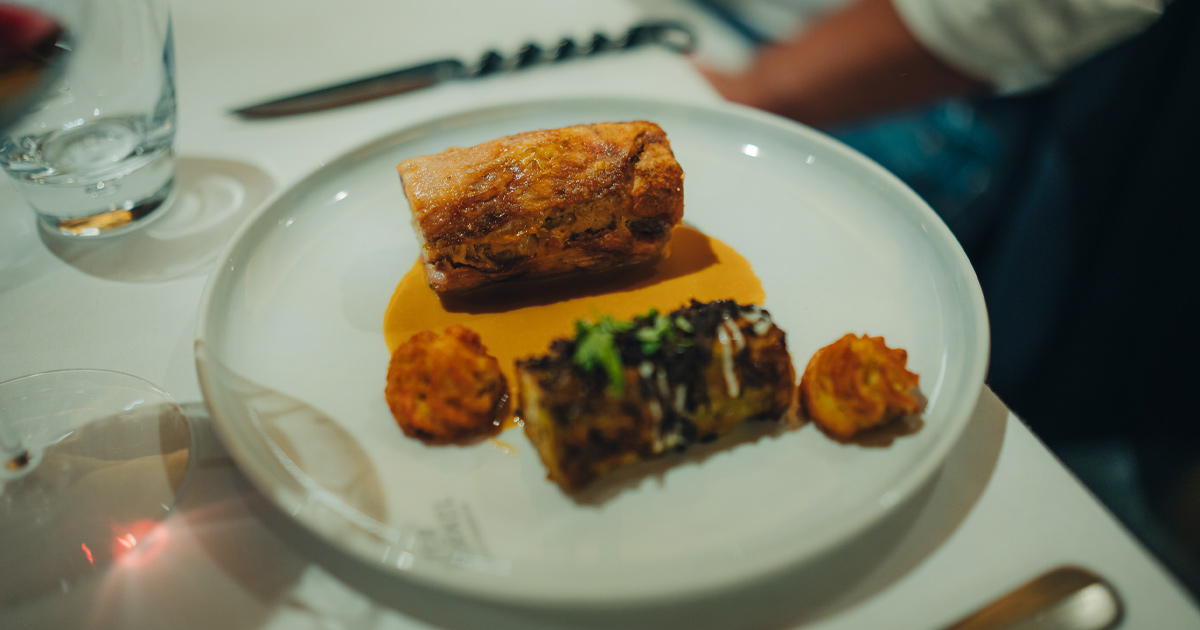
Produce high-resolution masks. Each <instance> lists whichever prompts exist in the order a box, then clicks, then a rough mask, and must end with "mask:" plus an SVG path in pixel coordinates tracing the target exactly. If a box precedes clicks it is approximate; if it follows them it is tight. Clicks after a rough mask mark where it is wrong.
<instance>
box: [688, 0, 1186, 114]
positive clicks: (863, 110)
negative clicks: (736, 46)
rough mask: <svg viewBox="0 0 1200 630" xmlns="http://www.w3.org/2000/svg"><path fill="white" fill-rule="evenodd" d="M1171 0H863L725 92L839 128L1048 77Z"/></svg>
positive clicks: (773, 53)
mask: <svg viewBox="0 0 1200 630" xmlns="http://www.w3.org/2000/svg"><path fill="white" fill-rule="evenodd" d="M1169 1H1170V0H857V1H856V2H854V3H852V4H850V5H849V6H846V7H845V8H842V9H839V10H835V11H833V12H832V13H830V14H829V15H827V16H825V17H824V18H823V19H820V20H818V21H817V22H815V23H814V24H812V26H811V27H809V28H808V29H806V30H804V31H803V32H802V33H800V34H798V35H797V36H796V37H794V38H792V39H790V40H788V41H786V42H783V43H780V44H777V45H773V46H770V47H767V48H765V49H763V50H762V51H761V52H760V53H759V54H758V55H757V56H756V57H755V59H754V61H753V62H752V64H751V65H750V67H749V68H747V69H746V70H745V71H744V72H741V73H738V74H721V73H717V72H713V71H709V70H704V72H705V74H706V76H707V77H708V78H709V80H710V81H711V82H712V83H713V85H714V86H715V87H716V88H717V90H718V91H720V92H721V94H722V95H723V96H725V97H726V98H727V99H729V100H732V101H735V102H739V103H744V104H747V105H751V106H753V107H758V108H761V109H765V110H768V111H772V112H775V113H778V114H782V115H785V116H788V117H790V118H794V119H796V120H800V121H803V122H805V123H808V124H811V125H815V126H830V125H835V124H839V123H844V122H849V121H853V120H858V119H862V118H866V117H869V116H872V115H876V114H883V113H888V112H894V111H898V110H902V109H905V108H908V107H913V106H916V105H920V104H923V103H927V102H930V101H933V100H936V99H939V98H945V97H952V96H966V95H971V94H979V93H985V92H989V91H997V90H999V91H1017V90H1023V89H1029V88H1033V87H1036V86H1038V85H1041V84H1044V83H1046V82H1048V81H1050V80H1052V79H1053V78H1054V77H1056V76H1057V75H1058V74H1060V73H1061V72H1063V71H1065V70H1066V69H1068V68H1069V67H1071V66H1073V65H1074V64H1076V63H1078V62H1080V61H1082V60H1084V59H1086V58H1087V57H1089V56H1091V55H1093V54H1095V53H1096V52H1099V51H1100V50H1102V49H1103V48H1105V47H1107V46H1109V45H1111V44H1114V43H1116V42H1117V41H1120V40H1121V39H1124V38H1125V37H1128V36H1130V35H1132V34H1134V33H1137V32H1138V31H1140V30H1142V29H1144V28H1145V27H1146V26H1148V25H1149V24H1150V23H1151V22H1153V21H1154V20H1155V19H1156V18H1157V17H1158V16H1159V15H1160V14H1161V12H1162V6H1163V5H1164V4H1166V2H1169Z"/></svg>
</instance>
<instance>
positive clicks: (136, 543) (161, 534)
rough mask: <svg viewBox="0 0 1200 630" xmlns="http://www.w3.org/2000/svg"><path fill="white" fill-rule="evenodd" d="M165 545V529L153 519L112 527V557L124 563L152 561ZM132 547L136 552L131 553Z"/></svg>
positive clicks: (138, 563)
mask: <svg viewBox="0 0 1200 630" xmlns="http://www.w3.org/2000/svg"><path fill="white" fill-rule="evenodd" d="M166 546H167V530H166V528H165V527H163V526H162V524H160V523H156V522H154V521H146V520H142V521H135V522H134V523H131V524H130V525H127V526H122V527H119V528H117V527H114V528H113V543H112V557H113V560H115V561H117V562H120V563H121V564H124V565H131V564H137V565H141V564H144V563H146V562H150V561H152V560H153V559H154V558H155V557H157V556H158V555H159V553H161V552H162V550H163V549H164V548H165V547H166ZM134 549H136V550H137V552H136V553H132V552H133V551H134Z"/></svg>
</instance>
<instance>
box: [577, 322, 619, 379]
mask: <svg viewBox="0 0 1200 630" xmlns="http://www.w3.org/2000/svg"><path fill="white" fill-rule="evenodd" d="M632 328H633V322H619V321H617V320H615V319H613V317H612V315H605V316H604V317H600V318H597V319H596V322H595V323H593V324H589V323H588V322H586V321H584V320H582V319H581V320H578V321H576V322H575V357H574V359H575V363H576V364H577V365H579V367H582V368H583V369H584V370H587V371H592V370H596V369H601V370H604V373H605V375H606V376H608V388H609V391H610V392H612V393H613V394H615V395H617V396H620V395H622V394H624V393H625V371H624V370H625V365H624V363H622V362H621V352H620V351H619V350H617V343H616V334H617V333H618V332H624V331H626V330H631V329H632Z"/></svg>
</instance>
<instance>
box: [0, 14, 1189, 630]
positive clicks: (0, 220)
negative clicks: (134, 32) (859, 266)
mask: <svg viewBox="0 0 1200 630" xmlns="http://www.w3.org/2000/svg"><path fill="white" fill-rule="evenodd" d="M636 18H637V10H636V9H635V8H634V7H633V6H632V5H628V4H625V3H623V2H621V1H620V0H596V1H593V2H583V1H582V0H572V1H566V0H514V1H512V2H478V1H467V0H453V1H444V2H438V3H415V2H398V1H395V0H390V1H387V0H339V1H337V2H321V3H318V2H299V1H290V2H289V1H285V0H243V1H240V2H237V1H234V0H210V1H209V2H183V1H179V2H176V3H175V34H176V45H177V64H178V70H177V81H178V92H179V102H180V106H179V135H178V145H177V146H178V151H179V154H180V156H181V162H180V176H179V186H180V195H181V196H180V198H179V199H177V200H176V201H177V204H178V209H177V212H176V210H173V213H175V216H167V217H164V218H163V219H161V220H160V221H159V222H157V223H155V224H154V226H153V228H154V232H153V234H139V235H134V236H133V237H131V238H128V239H122V241H123V245H122V246H121V247H120V248H116V247H95V246H78V247H77V246H70V245H63V244H62V243H59V242H57V241H55V240H54V239H47V238H44V237H41V236H40V235H39V233H38V231H37V230H36V229H35V227H34V224H33V221H32V213H31V212H30V211H29V210H28V209H27V208H26V207H25V206H24V203H23V202H22V201H21V200H20V199H19V198H18V197H17V195H16V193H15V192H14V191H13V190H12V188H11V187H10V186H9V185H8V183H7V182H4V183H0V380H6V379H9V378H13V377H17V376H21V375H25V374H30V373H34V372H39V371H44V370H52V369H62V368H77V367H91V368H106V369H112V370H118V371H122V372H127V373H131V374H134V375H137V376H141V377H143V378H145V379H147V380H149V381H151V382H153V383H156V384H158V385H159V386H161V387H163V388H164V389H166V390H167V391H168V392H170V393H171V394H172V395H173V396H175V397H176V398H177V399H178V400H180V401H181V402H182V403H183V404H184V407H185V409H187V410H188V412H189V415H190V417H191V419H192V420H193V421H194V422H195V424H196V431H197V436H198V438H199V442H200V443H199V444H197V445H196V450H195V453H194V456H195V457H197V458H198V465H197V466H196V468H195V470H194V472H193V474H192V478H191V479H190V480H189V482H188V484H189V485H188V486H187V487H186V489H185V493H184V494H183V495H182V496H181V504H180V506H179V509H177V510H175V511H174V512H173V514H172V516H170V517H169V519H168V520H167V522H166V523H165V526H166V530H167V531H168V532H169V534H170V538H169V544H168V545H167V546H166V547H165V549H163V550H162V551H161V553H160V554H159V555H158V556H157V557H156V558H155V560H154V562H152V563H150V564H148V565H145V566H142V567H140V568H139V569H138V570H137V571H129V570H119V571H108V572H106V573H103V574H100V575H97V576H95V577H94V578H90V579H86V580H83V581H81V582H79V583H77V584H75V585H72V586H70V587H69V588H67V589H66V592H65V593H63V594H58V595H54V596H49V597H46V598H43V599H39V600H36V601H32V602H28V603H25V604H22V605H20V606H17V607H12V608H7V609H3V610H0V627H2V628H26V627H31V628H68V627H123V628H141V627H145V628H166V627H170V628H184V627H196V628H209V627H223V628H242V627H246V628H309V627H312V628H427V627H454V628H542V627H545V628H559V627H629V626H635V625H642V626H647V627H696V628H698V627H714V628H716V627H735V626H736V627H776V628H781V627H787V628H791V627H800V626H804V627H813V628H823V629H834V628H914V629H915V628H931V627H936V626H938V625H940V624H943V623H946V622H949V621H951V620H953V619H955V618H957V617H959V616H961V615H962V614H964V613H966V612H968V611H969V610H971V609H973V608H975V607H976V606H978V605H980V604H982V603H984V602H986V601H987V600H989V599H990V598H992V597H994V596H996V595H998V594H1000V593H1001V592H1003V591H1005V590H1006V589H1008V588H1010V587H1012V586H1014V585H1016V584H1018V583H1021V582H1023V581H1025V580H1027V579H1029V578H1030V577H1031V576H1033V575H1034V574H1036V573H1038V572H1040V571H1042V570H1045V569H1048V568H1050V567H1053V566H1056V565H1059V564H1064V563H1069V564H1078V565H1082V566H1084V567H1087V568H1090V569H1092V570H1094V571H1097V572H1099V573H1101V574H1103V575H1105V576H1106V577H1108V578H1109V579H1110V580H1111V581H1112V582H1113V584H1114V585H1115V586H1116V588H1117V589H1118V590H1119V592H1120V593H1121V595H1122V596H1123V598H1124V599H1125V602H1126V606H1127V613H1126V621H1125V622H1124V624H1123V626H1122V627H1125V628H1197V627H1200V611H1198V610H1197V608H1196V607H1195V605H1194V603H1192V602H1191V601H1190V600H1189V599H1188V597H1187V596H1186V595H1185V593H1184V591H1183V590H1182V589H1181V588H1180V587H1179V586H1178V585H1177V584H1176V583H1175V582H1174V581H1173V580H1172V579H1171V578H1170V576H1169V575H1168V574H1167V573H1166V572H1165V571H1164V570H1163V569H1162V568H1161V567H1160V566H1159V564H1158V563H1157V562H1156V561H1155V560H1154V559H1153V558H1152V557H1151V556H1149V555H1148V554H1147V553H1146V552H1145V551H1144V550H1143V549H1142V548H1141V547H1140V546H1139V545H1138V544H1137V542H1136V541H1135V540H1134V539H1133V538H1132V537H1131V536H1130V535H1129V534H1128V533H1127V532H1126V531H1125V530H1124V529H1123V528H1122V527H1121V526H1120V524H1118V523H1117V522H1116V520H1115V519H1113V518H1112V517H1111V515H1110V514H1108V512H1106V511H1105V510H1104V508H1103V507H1102V506H1101V505H1100V504H1099V503H1098V502H1097V501H1096V500H1095V499H1094V498H1093V497H1092V496H1091V495H1090V494H1089V493H1088V492H1087V491H1086V490H1085V489H1084V488H1083V487H1082V486H1081V485H1080V484H1079V483H1078V482H1077V481H1076V480H1075V479H1074V478H1072V477H1071V475H1070V474H1069V473H1068V472H1067V471H1066V469H1065V468H1064V467H1063V466H1062V465H1061V464H1060V463H1059V462H1058V461H1057V460H1056V459H1055V458H1054V457H1053V455H1051V454H1050V453H1049V452H1048V451H1047V450H1046V449H1045V447H1043V446H1042V445H1041V444H1040V443H1039V442H1038V441H1037V439H1036V438H1035V437H1034V436H1033V435H1032V434H1031V433H1030V431H1029V430H1028V429H1027V428H1026V427H1025V426H1024V425H1023V424H1022V423H1021V422H1020V421H1019V419H1017V418H1016V417H1015V416H1013V415H1012V414H1011V413H1010V412H1009V411H1008V410H1007V408H1006V407H1005V406H1004V405H1003V403H1002V402H1001V401H999V400H998V399H997V398H996V397H995V396H994V395H993V394H991V392H990V391H986V390H985V392H984V395H983V397H982V399H981V400H980V403H979V405H978V408H977V409H976V412H975V415H974V418H973V420H972V422H971V425H970V427H969V429H968V430H967V432H966V434H965V435H964V436H963V438H962V441H961V443H960V444H959V445H958V447H957V448H955V449H954V451H953V453H952V455H951V457H950V459H949V460H948V462H947V464H946V466H945V468H944V469H943V470H942V471H941V473H940V474H938V475H937V476H936V477H935V479H934V481H933V482H932V484H931V485H930V486H929V487H927V488H926V489H925V490H924V491H922V492H921V493H920V494H919V495H918V496H917V497H916V498H915V499H914V500H913V501H911V502H910V503H909V504H908V505H906V506H905V507H904V508H903V509H902V510H901V511H900V513H898V514H897V515H895V516H894V517H892V518H889V519H888V520H887V521H886V522H885V523H884V524H882V525H881V526H880V527H877V528H875V529H874V530H871V531H870V532H868V533H867V535H865V536H864V537H863V538H861V539H860V540H858V541H856V543H855V545H854V546H853V548H852V550H851V551H843V552H841V553H838V554H837V555H836V556H835V557H831V558H828V559H825V560H820V561H817V562H816V563H815V564H813V565H806V566H805V567H802V568H799V569H796V570H795V571H793V572H790V573H786V574H783V575H778V576H772V577H771V578H770V579H769V580H765V581H763V582H761V583H758V584H755V585H753V587H752V588H745V589H740V590H735V591H731V592H729V593H726V594H724V595H722V596H719V597H714V598H712V599H711V600H708V601H704V602H699V603H693V604H691V605H689V606H687V607H679V606H661V607H652V608H645V609H639V610H608V611H590V612H587V613H582V612H580V611H561V610H560V611H545V610H527V609H519V608H512V607H507V606H499V605H494V604H486V603H482V602H476V601H470V600H465V599H461V598H458V597H456V596H454V595H450V594H445V593H440V592H434V591H429V590H426V589H423V588H419V587H414V586H412V585H408V584H405V583H403V582H400V581H398V580H394V579H388V578H386V577H384V576H381V575H379V574H376V573H374V572H373V571H372V570H371V569H369V568H367V567H363V566H360V565H359V564H357V563H356V562H354V561H352V560H350V559H348V558H346V557H344V556H342V555H340V554H338V553H337V552H336V551H334V550H332V549H331V548H330V547H328V546H327V545H326V544H325V543H323V542H322V541H319V540H316V539H313V538H312V537H311V536H310V535H309V534H307V533H306V532H305V531H303V530H301V529H300V528H299V527H298V526H297V525H295V524H294V523H292V522H291V521H290V519H289V518H288V517H286V516H285V515H282V514H280V513H279V512H277V511H276V510H275V509H274V508H273V507H272V506H271V505H270V504H269V502H268V501H267V500H266V499H265V498H263V497H262V496H261V495H260V494H258V493H257V492H256V491H255V489H254V488H253V487H251V486H250V485H249V483H248V482H247V481H246V480H245V478H244V477H242V475H241V474H240V473H239V472H238V470H237V468H236V466H235V465H234V463H233V462H232V461H231V460H230V459H229V458H228V456H227V455H226V454H225V452H224V450H223V449H222V448H221V446H220V444H219V443H218V442H217V440H216V439H215V437H214V436H213V433H212V431H211V429H210V428H209V424H208V420H207V415H206V413H205V410H204V406H203V403H202V402H201V396H200V390H199V386H198V384H197V378H196V371H195V367H194V364H193V357H192V343H193V335H194V325H195V312H196V308H197V304H198V300H199V297H200V293H201V291H202V289H203V285H204V282H205V278H206V273H207V270H208V268H209V265H211V263H212V261H213V260H215V258H216V255H217V253H218V251H219V248H220V247H222V246H223V245H224V243H225V241H226V240H227V239H228V236H229V234H230V233H231V232H232V231H233V229H235V228H236V226H237V225H238V224H240V223H241V222H242V221H243V220H244V219H245V218H246V216H247V215H248V213H249V212H251V211H252V210H253V209H254V208H255V207H258V206H260V205H261V203H262V202H263V201H264V200H266V199H268V198H269V197H271V196H272V195H276V194H278V193H279V192H281V191H282V190H285V189H286V188H287V187H288V186H290V185H291V184H293V183H294V182H296V181H297V180H299V179H300V178H302V177H303V176H304V174H305V173H307V172H309V171H311V170H312V169H314V168H317V167H318V166H320V165H321V164H323V162H324V161H325V160H328V159H331V158H332V157H334V156H337V155H338V154H340V153H341V152H343V151H345V150H347V149H350V148H352V147H354V146H356V145H358V144H361V143H363V142H364V141H367V140H369V139H371V138H373V137H375V136H377V135H380V134H382V133H385V132H388V131H392V130H395V129H398V128H400V127H403V126H406V125H409V124H411V123H413V122H416V121H419V120H422V119H426V118H431V117H433V116H436V115H440V114H443V113H445V112H446V111H449V110H454V109H467V108H471V107H476V106H479V105H482V104H486V103H490V102H498V101H505V100H515V99H523V98H531V97H537V96H540V95H547V96H549V95H566V94H570V95H577V94H587V93H604V94H614V93H616V94H631V95H641V96H655V97H660V98H670V99H682V100H690V101H695V102H711V101H715V100H717V98H718V97H717V96H716V95H715V94H714V93H713V92H712V91H711V90H710V89H709V88H708V86H707V85H706V84H705V83H704V82H703V80H702V79H701V78H700V77H699V76H698V75H697V74H696V73H695V72H693V71H692V70H691V68H690V66H689V64H688V63H687V62H686V61H685V60H684V59H682V58H680V57H677V56H675V55H672V54H671V53H668V52H665V51H662V50H643V51H638V52H633V53H623V54H617V55H611V56H607V57H601V58H595V59H590V60H584V61H576V62H572V63H570V64H565V65H560V66H553V67H544V68H538V69H534V70H529V71H526V72H522V73H520V74H513V75H508V76H502V77H494V78H489V79H486V80H479V81H475V82H469V83H468V82H464V83H457V84H451V85H445V86H441V87H438V88H434V89H430V90H426V91H423V92H419V93H413V94H409V95H405V96H402V97H393V98H388V99H384V100H380V101H375V102H372V103H368V104H362V105H358V106H354V107H348V108H344V109H341V110H336V111H330V112H324V113H320V114H313V115H308V116H303V117H296V118H286V119H276V120H267V121H258V122H247V121H242V120H239V119H237V118H235V117H232V116H229V115H227V114H226V112H227V111H228V110H229V109H230V108H232V107H235V106H238V105H243V104H246V103H249V102H253V101H256V100H259V99H261V98H263V97H267V96H273V95H276V94H280V93H286V92H288V91H291V90H294V89H298V88H304V87H309V86H313V85H319V84H322V83H325V82H327V81H330V80H337V79H342V78H346V77H350V76H354V75H358V74H364V73H369V72H372V71H378V70H383V69H387V68H391V67H395V66H400V65H404V64H407V63H412V62H416V61H421V60H425V59H428V58H433V57H439V56H445V55H454V56H464V57H468V58H469V57H472V56H474V55H477V54H478V53H479V52H481V51H482V50H484V49H485V48H487V47H488V46H497V47H499V48H500V49H501V50H505V51H511V50H515V49H516V48H517V47H518V46H519V45H520V44H521V43H522V42H524V41H526V40H530V39H532V40H536V41H542V42H550V43H553V42H555V41H557V40H558V39H559V38H561V37H562V36H564V35H573V36H576V37H586V36H588V35H589V34H590V33H591V31H592V30H593V29H596V28H600V29H603V30H606V31H608V32H610V33H617V32H620V31H621V30H622V29H624V28H625V27H627V26H628V25H629V24H630V23H631V22H632V21H634V20H635V19H636ZM197 225H200V226H201V227H202V228H203V229H198V228H197V227H196V226H197ZM14 542H16V541H7V540H6V541H0V544H14ZM17 544H19V543H17ZM0 571H3V572H6V573H7V572H10V571H14V568H13V567H0ZM11 578H12V574H11V573H10V574H9V575H8V576H6V579H11Z"/></svg>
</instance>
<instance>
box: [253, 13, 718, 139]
mask: <svg viewBox="0 0 1200 630" xmlns="http://www.w3.org/2000/svg"><path fill="white" fill-rule="evenodd" d="M647 44H657V45H660V46H664V47H666V48H668V49H671V50H674V51H676V52H679V53H688V52H691V51H692V50H694V49H695V47H696V36H695V34H694V33H693V31H692V30H691V28H689V27H688V26H687V25H685V24H682V23H679V22H669V21H662V22H643V23H640V24H636V25H634V26H633V27H632V28H630V29H629V30H628V31H627V32H626V33H625V34H624V36H622V37H620V38H617V39H611V38H609V37H607V36H605V35H604V34H603V33H596V34H594V35H593V36H592V38H591V40H590V41H588V42H587V43H586V44H582V45H581V44H577V43H576V42H575V40H573V39H571V38H565V39H563V40H562V41H560V42H559V43H558V44H557V45H556V46H554V47H553V48H552V49H549V50H547V49H543V48H542V47H541V46H538V45H537V44H534V43H527V44H525V45H524V46H523V47H522V48H521V49H520V50H519V51H518V52H517V53H516V54H515V55H512V56H509V57H506V56H504V55H502V54H500V52H499V51H496V50H489V51H487V52H485V53H484V54H483V55H482V56H481V57H480V58H479V60H478V61H476V62H475V63H474V64H467V63H464V62H463V61H461V60H459V59H438V60H436V61H428V62H424V63H420V64H417V65H414V66H409V67H406V68H400V69H398V70H392V71H389V72H384V73H382V74H376V75H372V76H367V77H362V78H358V79H353V80H351V81H346V82H343V83H337V84H334V85H330V86H325V87H319V88H315V89H312V90H306V91H304V92H300V93H297V94H291V95H288V96H283V97H280V98H276V99H272V100H269V101H266V102H263V103H256V104H254V105H247V106H245V107H240V108H238V109H235V110H232V111H231V112H230V113H232V114H235V115H237V116H241V117H242V118H246V119H261V118H275V117H278V116H291V115H296V114H306V113H311V112H317V111H323V110H327V109H333V108H337V107H343V106H346V105H352V104H355V103H361V102H364V101H370V100H374V99H377V98H383V97H385V96H395V95H397V94H404V93H407V92H412V91H414V90H419V89H422V88H426V87H430V86H433V85H437V84H439V83H443V82H446V81H452V80H459V79H471V78H476V77H482V76H487V75H491V74H495V73H497V72H508V71H513V70H520V69H523V68H527V67H529V66H533V65H536V64H540V63H558V62H562V61H567V60H569V59H575V58H579V57H588V56H592V55H597V54H600V53H604V52H609V51H614V50H628V49H630V48H635V47H638V46H643V45H647Z"/></svg>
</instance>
